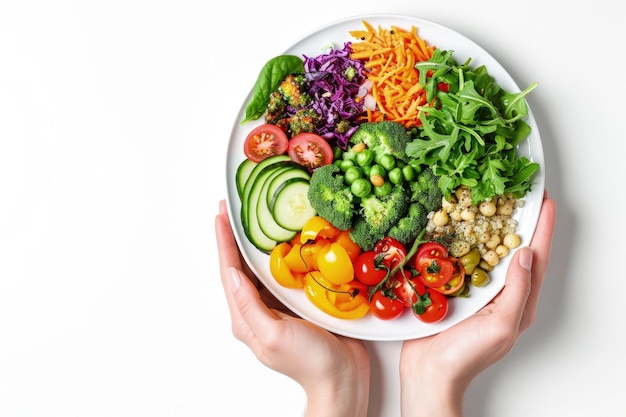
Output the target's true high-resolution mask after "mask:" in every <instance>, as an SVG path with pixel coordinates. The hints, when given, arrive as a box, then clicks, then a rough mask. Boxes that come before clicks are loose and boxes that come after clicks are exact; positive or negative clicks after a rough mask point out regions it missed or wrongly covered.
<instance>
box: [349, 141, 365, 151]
mask: <svg viewBox="0 0 626 417" xmlns="http://www.w3.org/2000/svg"><path fill="white" fill-rule="evenodd" d="M366 147H367V145H365V142H361V143H357V144H356V145H354V146H353V147H352V150H353V151H354V152H356V153H360V152H363V151H364V150H365V148H366Z"/></svg>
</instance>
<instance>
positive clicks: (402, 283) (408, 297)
mask: <svg viewBox="0 0 626 417" xmlns="http://www.w3.org/2000/svg"><path fill="white" fill-rule="evenodd" d="M391 288H392V290H393V292H394V293H395V294H396V297H398V299H399V300H400V301H402V303H404V305H405V306H406V307H409V308H411V307H413V304H415V303H416V302H417V301H418V299H419V297H420V296H421V295H423V294H424V293H425V292H426V288H425V287H424V284H423V283H422V281H420V280H419V279H418V278H417V277H413V275H412V274H411V271H409V270H401V271H398V272H397V273H396V274H395V275H394V277H393V280H392V282H391Z"/></svg>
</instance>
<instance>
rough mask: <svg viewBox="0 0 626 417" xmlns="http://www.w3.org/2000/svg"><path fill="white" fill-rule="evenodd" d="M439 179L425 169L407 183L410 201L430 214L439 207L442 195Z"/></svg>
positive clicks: (431, 171) (430, 170)
mask: <svg viewBox="0 0 626 417" xmlns="http://www.w3.org/2000/svg"><path fill="white" fill-rule="evenodd" d="M438 183H439V177H438V176H437V175H435V173H434V172H433V170H432V169H431V168H430V167H425V168H424V169H423V170H422V171H421V172H420V173H419V174H417V177H416V178H415V180H414V181H412V182H411V183H409V188H410V190H411V201H412V202H418V203H420V204H421V205H422V206H424V209H426V212H431V211H434V210H437V209H439V207H441V197H443V193H442V192H441V189H440V188H439V185H438Z"/></svg>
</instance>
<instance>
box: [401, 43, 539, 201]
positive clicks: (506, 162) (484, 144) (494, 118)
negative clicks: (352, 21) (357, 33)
mask: <svg viewBox="0 0 626 417" xmlns="http://www.w3.org/2000/svg"><path fill="white" fill-rule="evenodd" d="M469 63H470V59H468V60H467V61H466V62H465V63H463V64H461V65H458V64H457V63H456V62H455V61H454V59H453V58H452V51H444V50H439V49H436V50H435V51H434V53H433V56H432V58H431V59H430V60H429V61H426V62H420V63H417V64H416V65H415V68H416V69H417V70H418V72H419V75H420V77H419V80H420V83H421V84H422V85H423V86H424V90H425V91H426V95H427V99H428V102H429V103H430V104H429V105H428V106H422V107H420V108H419V110H420V121H421V125H422V126H421V128H420V129H418V133H417V136H416V137H414V138H413V139H412V141H411V142H409V143H408V145H407V147H406V153H407V155H408V156H410V157H411V158H413V159H414V160H415V162H417V163H419V164H426V165H429V166H431V167H432V168H433V170H434V171H435V173H436V174H437V175H439V187H440V189H441V190H442V192H443V193H444V195H445V196H446V197H449V196H450V195H451V194H452V193H453V192H454V190H455V189H456V188H457V187H459V186H460V185H465V186H467V187H469V188H471V190H472V200H473V202H474V203H478V202H480V201H483V200H485V199H488V198H491V197H494V196H497V195H502V194H505V193H513V194H514V195H515V196H516V197H522V196H523V195H524V194H525V193H526V192H527V191H529V190H530V189H531V187H532V178H533V176H534V175H535V173H536V172H537V170H538V169H539V166H538V164H537V163H533V162H531V161H530V160H528V158H525V157H518V156H517V155H516V147H517V145H518V144H519V143H520V142H521V141H523V140H524V139H526V138H527V137H528V135H529V134H530V131H531V128H530V126H529V125H528V124H527V123H526V122H525V121H524V120H523V118H524V117H526V116H527V115H528V107H527V104H526V101H525V97H526V95H528V93H529V92H530V91H532V90H533V89H534V88H535V87H536V86H537V83H533V84H531V85H530V86H529V87H527V88H526V89H525V90H524V91H522V92H519V93H511V92H508V91H505V90H504V89H502V88H501V87H500V86H499V85H498V84H497V83H496V82H495V81H494V79H493V78H492V77H491V76H490V75H489V73H488V72H487V69H486V68H485V66H479V67H478V68H475V69H473V68H471V67H470V65H469ZM440 83H446V84H447V85H448V86H449V88H448V89H447V91H443V90H440V89H439V85H440Z"/></svg>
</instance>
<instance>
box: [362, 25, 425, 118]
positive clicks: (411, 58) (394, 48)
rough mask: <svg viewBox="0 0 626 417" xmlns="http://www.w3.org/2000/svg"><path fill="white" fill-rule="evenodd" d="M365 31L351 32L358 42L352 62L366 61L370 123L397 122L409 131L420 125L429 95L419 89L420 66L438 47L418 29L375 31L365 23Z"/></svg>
mask: <svg viewBox="0 0 626 417" xmlns="http://www.w3.org/2000/svg"><path fill="white" fill-rule="evenodd" d="M363 25H364V26H365V30H353V31H350V35H351V36H352V37H354V38H356V39H358V41H355V42H353V43H352V54H351V58H353V59H359V60H362V61H364V63H365V67H366V68H367V69H368V71H369V72H368V79H369V80H370V81H372V83H373V86H372V89H371V91H370V94H372V97H374V100H375V102H376V108H375V109H369V110H368V111H367V112H366V113H367V114H366V117H367V120H368V121H370V122H375V121H382V120H396V121H399V122H401V123H402V124H404V126H406V127H407V128H409V127H411V126H415V125H418V124H419V111H418V109H417V107H419V106H422V105H425V104H426V94H425V93H424V90H423V88H422V86H421V85H419V73H418V71H417V69H416V68H415V64H416V63H417V62H421V61H426V60H428V59H430V58H431V57H432V54H433V51H434V49H435V48H436V47H435V46H431V45H429V44H428V43H427V42H426V41H425V40H424V39H422V38H420V37H419V35H418V33H417V28H416V27H415V26H412V27H411V29H410V30H406V29H402V28H399V27H396V26H391V27H390V28H383V27H378V28H374V27H373V26H372V25H371V24H369V23H368V22H366V21H363Z"/></svg>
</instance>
